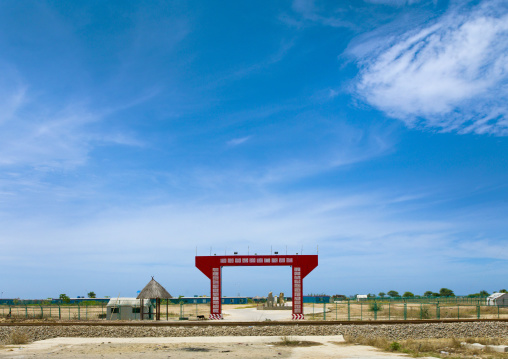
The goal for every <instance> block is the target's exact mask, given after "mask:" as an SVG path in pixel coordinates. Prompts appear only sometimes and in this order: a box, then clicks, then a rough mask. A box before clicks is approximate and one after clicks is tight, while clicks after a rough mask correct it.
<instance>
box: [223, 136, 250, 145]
mask: <svg viewBox="0 0 508 359" xmlns="http://www.w3.org/2000/svg"><path fill="white" fill-rule="evenodd" d="M250 137H251V136H245V137H239V138H233V139H232V140H229V141H228V142H227V144H228V146H232V147H234V146H238V145H241V144H242V143H245V142H247V141H248V140H249V139H250Z"/></svg>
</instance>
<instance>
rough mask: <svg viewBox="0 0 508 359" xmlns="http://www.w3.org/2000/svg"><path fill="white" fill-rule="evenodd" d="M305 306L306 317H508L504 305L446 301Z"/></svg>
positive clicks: (395, 318) (345, 318)
mask: <svg viewBox="0 0 508 359" xmlns="http://www.w3.org/2000/svg"><path fill="white" fill-rule="evenodd" d="M311 307H312V309H311ZM306 308H307V309H306V315H305V318H306V319H309V320H338V321H356V320H358V321H364V320H367V321H370V320H426V319H508V307H505V306H492V305H482V304H460V303H447V302H445V303H424V302H420V303H407V302H405V303H404V302H340V303H324V304H317V303H316V304H310V305H307V307H306Z"/></svg>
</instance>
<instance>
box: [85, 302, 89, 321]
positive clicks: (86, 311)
mask: <svg viewBox="0 0 508 359" xmlns="http://www.w3.org/2000/svg"><path fill="white" fill-rule="evenodd" d="M85 319H86V320H88V305H86V304H85Z"/></svg>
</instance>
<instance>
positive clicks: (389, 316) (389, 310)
mask: <svg viewBox="0 0 508 359" xmlns="http://www.w3.org/2000/svg"><path fill="white" fill-rule="evenodd" d="M391 304H392V302H391V301H389V302H388V320H391V309H392V305H391Z"/></svg>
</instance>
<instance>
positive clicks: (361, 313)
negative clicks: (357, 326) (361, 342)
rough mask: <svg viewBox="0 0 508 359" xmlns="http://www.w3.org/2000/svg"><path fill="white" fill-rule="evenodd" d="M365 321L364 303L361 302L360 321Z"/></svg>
mask: <svg viewBox="0 0 508 359" xmlns="http://www.w3.org/2000/svg"><path fill="white" fill-rule="evenodd" d="M362 320H363V302H362V301H361V300H360V321H362Z"/></svg>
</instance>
